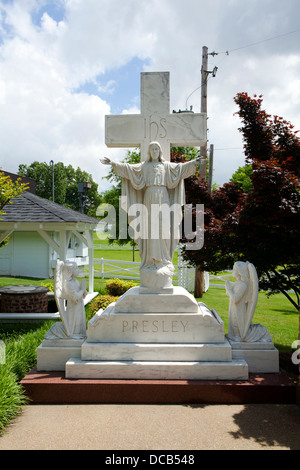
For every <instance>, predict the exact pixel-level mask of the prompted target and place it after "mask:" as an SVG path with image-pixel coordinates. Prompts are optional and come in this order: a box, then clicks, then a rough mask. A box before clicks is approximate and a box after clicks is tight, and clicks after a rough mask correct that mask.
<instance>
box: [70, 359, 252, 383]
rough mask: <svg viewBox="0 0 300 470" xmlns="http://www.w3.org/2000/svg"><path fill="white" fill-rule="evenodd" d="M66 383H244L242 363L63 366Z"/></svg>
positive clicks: (84, 363)
mask: <svg viewBox="0 0 300 470" xmlns="http://www.w3.org/2000/svg"><path fill="white" fill-rule="evenodd" d="M65 376H66V378H67V379H145V380H147V379H148V380H153V379H158V380H246V379H248V365H247V363H246V361H244V360H243V359H235V360H233V361H231V362H220V361H216V362H179V361H178V362H176V361H174V362H171V361H168V362H166V361H162V362H154V361H151V362H150V361H82V360H80V359H78V358H71V359H69V360H68V361H67V363H66V369H65Z"/></svg>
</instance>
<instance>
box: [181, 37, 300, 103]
mask: <svg viewBox="0 0 300 470" xmlns="http://www.w3.org/2000/svg"><path fill="white" fill-rule="evenodd" d="M299 31H300V28H299V29H295V30H294V31H289V32H288V33H283V34H278V35H277V36H272V37H271V38H267V39H262V40H260V41H257V42H253V43H251V44H246V45H245V46H240V47H236V48H235V49H231V50H227V51H223V52H215V51H213V52H210V53H209V54H208V55H212V56H213V57H214V56H216V55H219V54H225V55H227V56H228V55H229V54H230V53H231V52H235V51H239V50H241V49H246V48H247V47H252V46H256V45H258V44H262V43H264V42H267V41H272V40H274V39H278V38H281V37H284V36H289V35H290V34H294V33H298V32H299ZM222 61H223V59H222ZM210 78H211V76H208V77H207V80H209V79H210ZM200 88H202V84H201V85H200V86H198V87H197V88H196V89H195V90H193V91H192V93H190V94H189V96H188V97H187V98H186V102H185V103H186V108H187V103H188V100H189V99H190V97H191V96H192V95H193V94H194V93H195V92H196V91H198V90H200Z"/></svg>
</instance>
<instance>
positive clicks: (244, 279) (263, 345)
mask: <svg viewBox="0 0 300 470" xmlns="http://www.w3.org/2000/svg"><path fill="white" fill-rule="evenodd" d="M232 273H233V276H234V277H235V278H236V281H235V282H234V283H232V282H230V281H226V293H227V295H228V296H229V298H230V302H229V312H228V335H227V338H228V340H229V342H230V345H231V347H232V352H233V357H235V358H243V359H245V360H246V361H247V363H248V365H249V368H250V370H251V372H278V371H279V354H278V350H277V349H276V348H275V347H274V344H273V341H272V338H271V335H270V333H269V332H268V330H267V329H266V327H265V326H263V325H261V324H259V323H258V324H253V323H252V319H253V315H254V312H255V308H256V304H257V299H258V278H257V273H256V269H255V267H254V266H253V264H252V263H249V262H246V263H245V262H241V261H238V262H236V263H234V266H233V271H232Z"/></svg>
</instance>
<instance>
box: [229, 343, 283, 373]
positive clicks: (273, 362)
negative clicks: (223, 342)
mask: <svg viewBox="0 0 300 470" xmlns="http://www.w3.org/2000/svg"><path fill="white" fill-rule="evenodd" d="M229 342H230V345H231V348H232V357H233V358H234V359H244V360H245V361H246V362H247V364H248V366H249V372H251V373H257V372H262V373H264V372H267V373H278V372H279V351H278V350H277V349H276V348H275V347H274V344H273V343H271V342H265V343H264V342H257V343H246V342H235V341H230V340H229Z"/></svg>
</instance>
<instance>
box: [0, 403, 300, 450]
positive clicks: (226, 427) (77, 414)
mask: <svg viewBox="0 0 300 470" xmlns="http://www.w3.org/2000/svg"><path fill="white" fill-rule="evenodd" d="M23 449H26V450H156V451H157V450H218V449H221V450H229V449H230V450H270V449H271V450H292V449H293V450H300V407H299V406H297V405H273V404H272V405H265V404H262V405H253V404H249V405H30V406H27V407H25V408H24V410H23V413H22V414H21V415H20V416H19V417H18V418H17V419H16V420H15V421H14V422H13V423H12V424H11V425H10V426H8V428H7V432H6V433H5V434H3V435H2V436H1V437H0V450H23Z"/></svg>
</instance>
